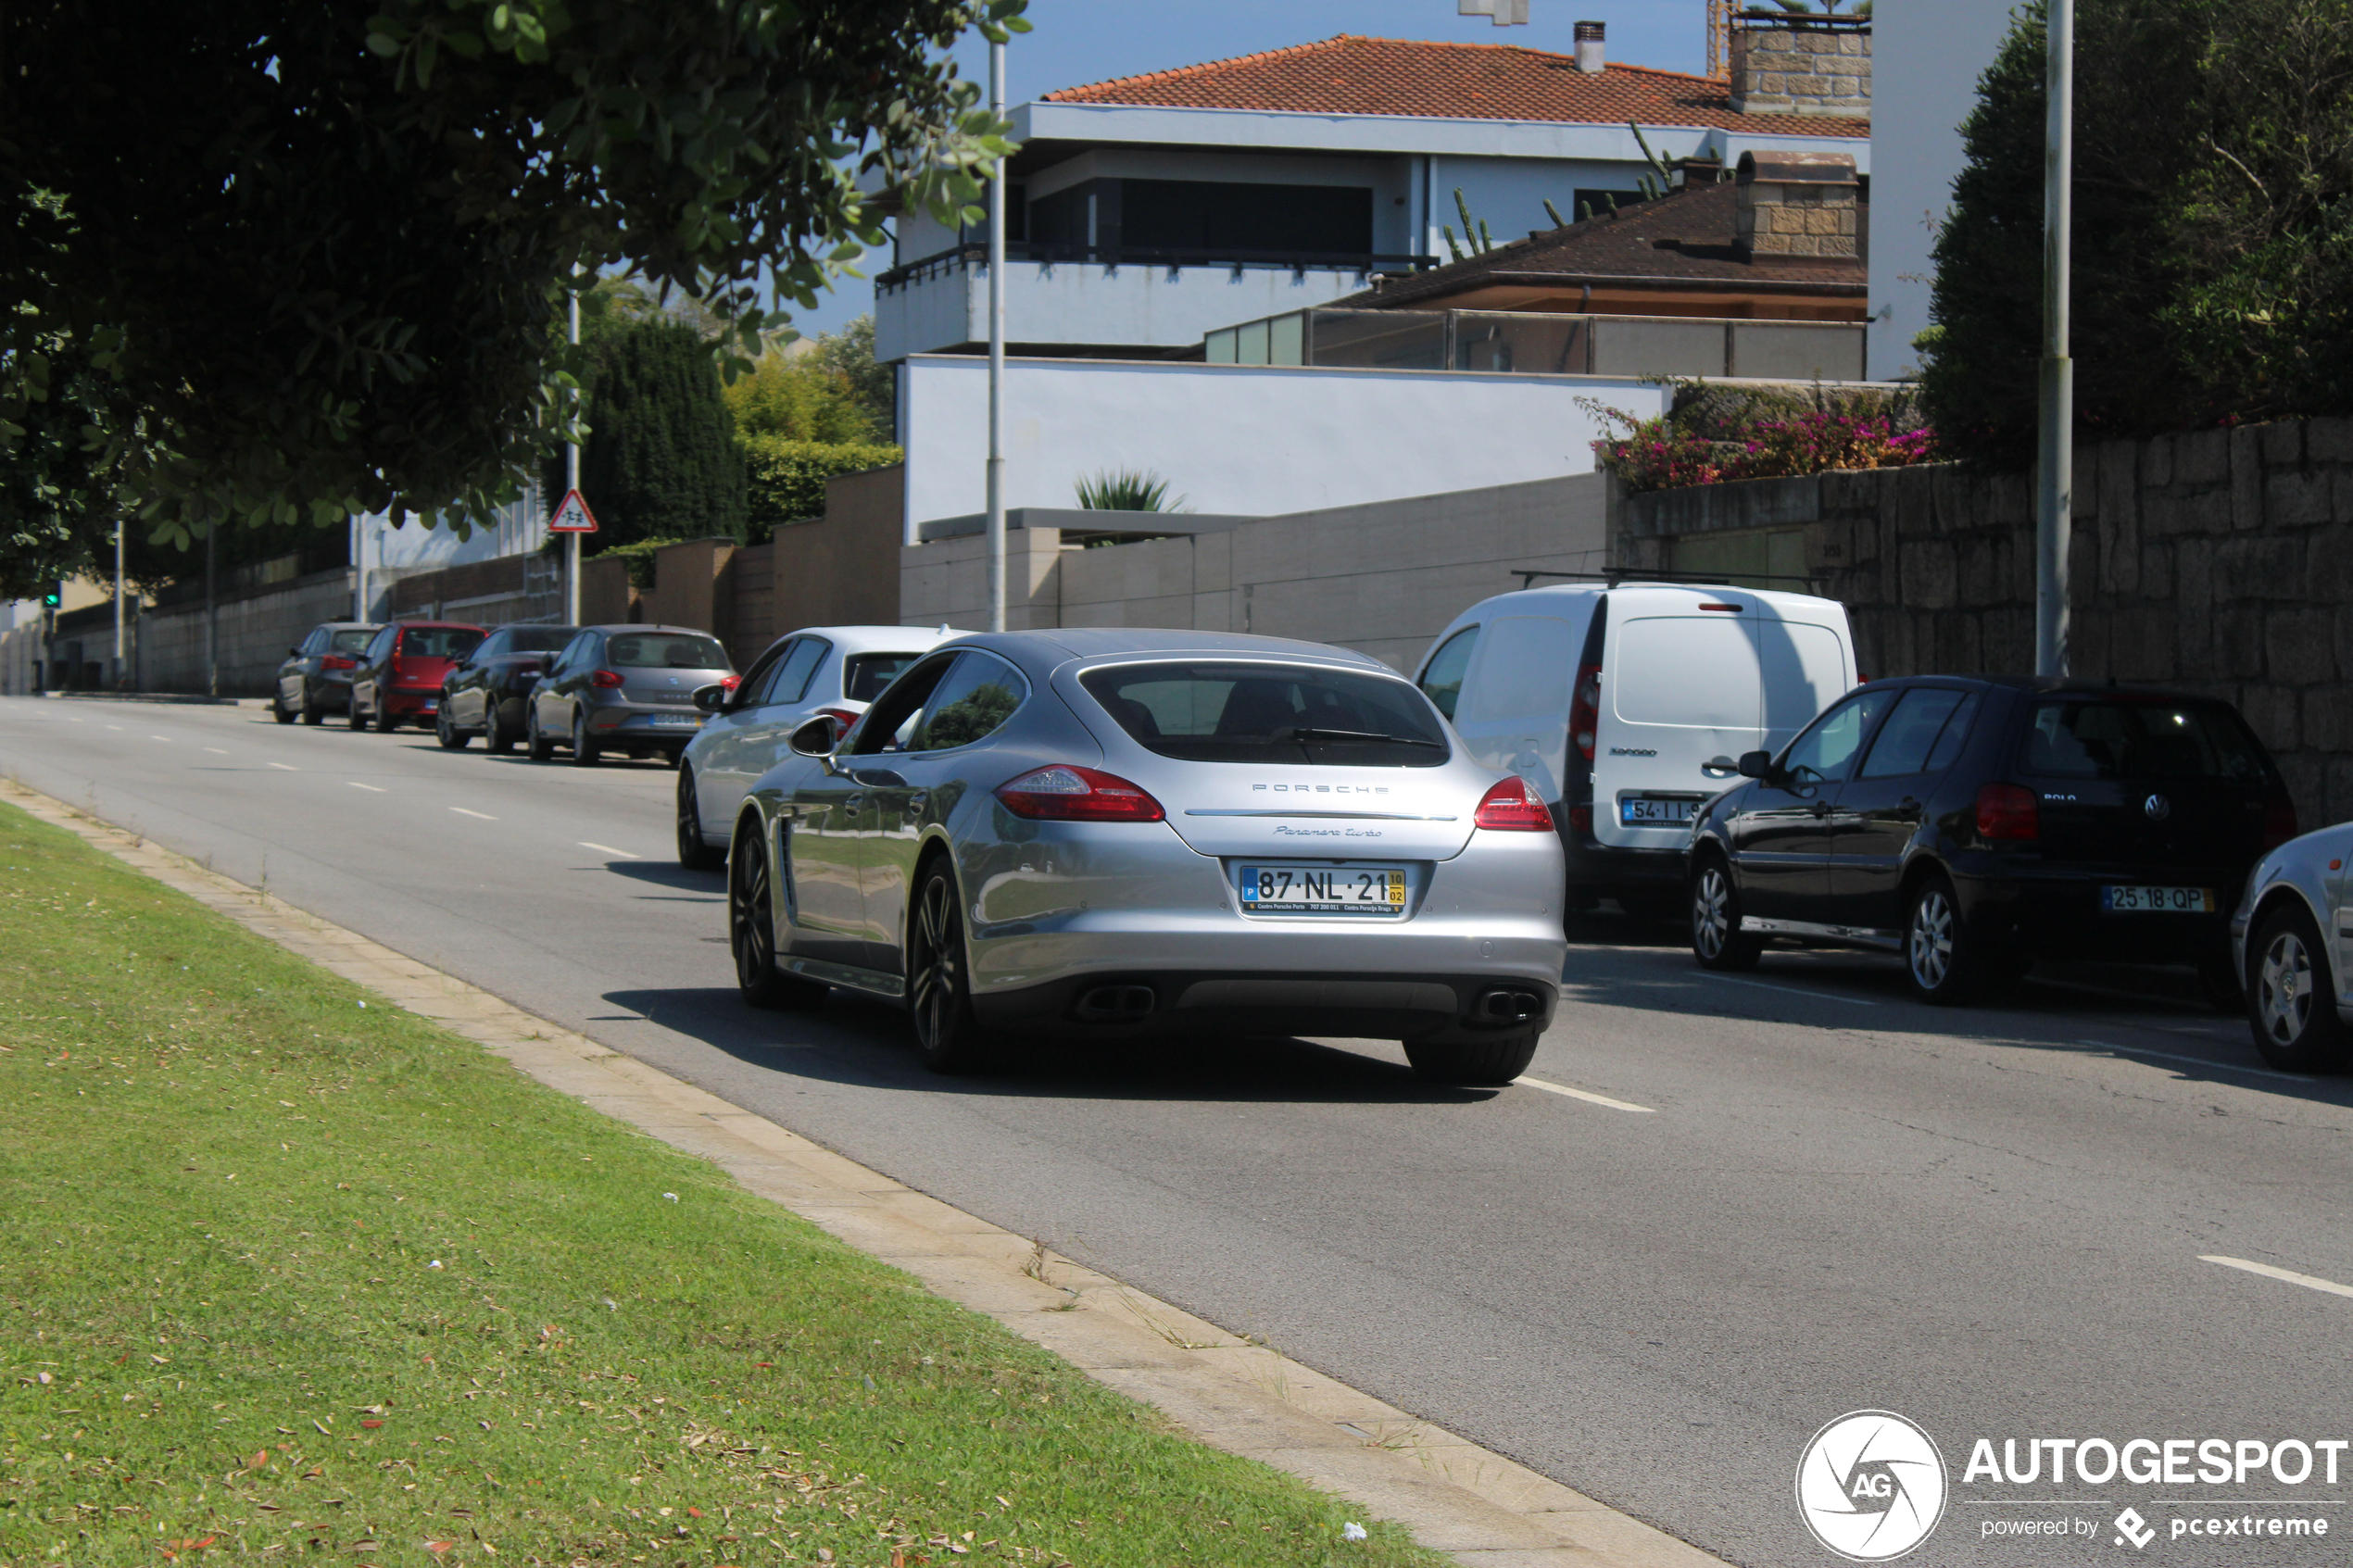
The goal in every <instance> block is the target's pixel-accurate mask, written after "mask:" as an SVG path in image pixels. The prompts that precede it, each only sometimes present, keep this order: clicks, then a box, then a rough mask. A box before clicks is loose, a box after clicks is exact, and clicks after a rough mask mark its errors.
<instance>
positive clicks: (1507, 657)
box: [1454, 596, 1595, 806]
mask: <svg viewBox="0 0 2353 1568" xmlns="http://www.w3.org/2000/svg"><path fill="white" fill-rule="evenodd" d="M1546 597H1549V596H1546ZM1594 603H1595V599H1594V598H1593V597H1589V596H1578V597H1575V598H1568V597H1566V596H1563V598H1562V601H1561V607H1562V608H1563V611H1564V615H1562V616H1553V615H1502V616H1497V617H1496V618H1494V619H1493V620H1491V621H1489V622H1488V623H1487V625H1486V627H1485V629H1484V630H1483V631H1481V632H1480V633H1479V637H1478V652H1476V653H1475V654H1473V655H1472V656H1471V669H1470V673H1469V676H1468V678H1467V679H1466V680H1465V682H1464V684H1463V691H1462V701H1461V702H1460V703H1459V704H1458V705H1457V707H1456V709H1455V712H1454V733H1455V734H1459V735H1461V736H1462V737H1463V745H1464V746H1466V748H1467V749H1468V750H1469V752H1470V754H1471V755H1472V756H1473V757H1475V758H1477V759H1478V760H1479V761H1480V762H1482V763H1484V764H1485V765H1486V766H1488V767H1490V768H1494V769H1498V770H1501V771H1504V772H1509V773H1517V774H1518V775H1519V776H1520V777H1521V778H1523V779H1526V780H1527V781H1528V783H1529V786H1530V787H1531V788H1533V789H1534V790H1535V791H1536V793H1537V794H1538V795H1539V796H1541V797H1542V798H1543V800H1544V802H1545V804H1546V805H1548V806H1557V805H1559V804H1560V800H1561V789H1562V781H1563V780H1564V779H1566V778H1567V776H1568V762H1569V759H1568V756H1567V752H1568V696H1569V685H1570V683H1571V681H1572V680H1573V679H1574V677H1575V675H1576V673H1577V659H1578V655H1579V652H1580V651H1581V650H1582V649H1583V647H1584V646H1585V624H1586V621H1588V620H1590V619H1591V617H1592V606H1593V604H1594ZM1576 760H1577V765H1578V766H1579V767H1582V766H1583V765H1584V759H1582V758H1579V759H1576Z"/></svg>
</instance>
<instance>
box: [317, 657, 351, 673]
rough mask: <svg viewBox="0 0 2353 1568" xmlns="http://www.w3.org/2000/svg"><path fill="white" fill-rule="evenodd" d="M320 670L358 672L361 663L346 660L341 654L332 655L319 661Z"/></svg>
mask: <svg viewBox="0 0 2353 1568" xmlns="http://www.w3.org/2000/svg"><path fill="white" fill-rule="evenodd" d="M319 668H320V669H321V670H357V669H359V660H358V659H346V658H344V656H343V655H341V654H339V653H331V654H329V655H328V656H327V657H326V658H324V659H321V660H320V661H319Z"/></svg>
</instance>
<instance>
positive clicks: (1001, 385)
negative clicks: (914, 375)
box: [988, 40, 1005, 632]
mask: <svg viewBox="0 0 2353 1568" xmlns="http://www.w3.org/2000/svg"><path fill="white" fill-rule="evenodd" d="M988 110H989V113H991V114H992V115H994V116H996V117H997V118H998V119H1004V118H1005V45H1004V44H1003V43H1002V42H1001V41H997V40H992V41H991V42H990V44H989V45H988ZM1004 389H1005V162H1004V159H1002V158H1000V159H998V160H997V170H996V172H995V173H994V174H993V175H991V176H990V177H989V181H988V629H989V630H990V631H991V632H1001V631H1003V630H1004V629H1005V392H1004Z"/></svg>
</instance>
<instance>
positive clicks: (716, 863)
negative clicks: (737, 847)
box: [678, 768, 727, 872]
mask: <svg viewBox="0 0 2353 1568" xmlns="http://www.w3.org/2000/svg"><path fill="white" fill-rule="evenodd" d="M678 863H679V864H680V865H682V866H684V867H686V869H687V870H688V871H690V872H715V871H717V870H718V869H719V868H720V867H722V866H724V865H725V864H726V863H727V851H725V850H724V849H713V848H712V847H711V846H710V845H708V844H706V843H704V842H703V836H702V807H701V804H700V802H698V800H697V799H696V798H695V771H694V770H693V769H692V768H684V769H681V770H680V771H679V773H678Z"/></svg>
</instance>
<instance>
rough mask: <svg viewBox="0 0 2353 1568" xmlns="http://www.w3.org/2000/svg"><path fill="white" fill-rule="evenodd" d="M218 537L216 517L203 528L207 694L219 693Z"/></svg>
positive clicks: (217, 694) (205, 687)
mask: <svg viewBox="0 0 2353 1568" xmlns="http://www.w3.org/2000/svg"><path fill="white" fill-rule="evenodd" d="M219 538H220V520H219V519H218V518H215V519H213V520H212V521H208V522H207V523H206V524H205V530H204V668H205V678H204V689H205V695H206V696H220V600H219V599H218V598H217V597H215V596H214V594H213V559H214V552H213V544H214V542H215V541H217V540H218V539H219Z"/></svg>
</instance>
